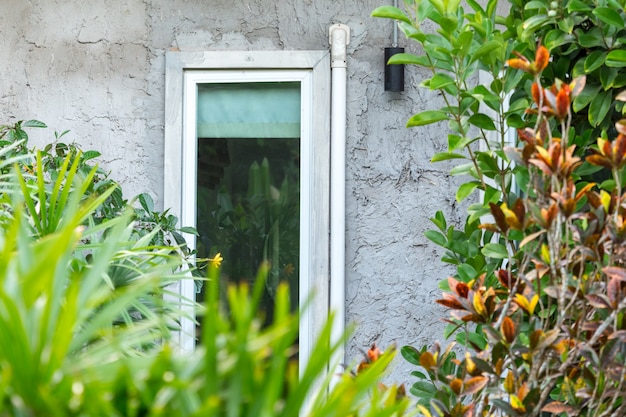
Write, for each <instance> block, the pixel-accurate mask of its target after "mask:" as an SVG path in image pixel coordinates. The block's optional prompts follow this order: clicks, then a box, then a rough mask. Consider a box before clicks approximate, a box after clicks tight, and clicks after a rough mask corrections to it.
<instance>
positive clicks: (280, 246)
mask: <svg viewBox="0 0 626 417" xmlns="http://www.w3.org/2000/svg"><path fill="white" fill-rule="evenodd" d="M197 108H198V115H197V121H198V126H197V176H196V178H197V184H196V190H197V199H196V201H197V203H196V204H197V207H196V217H197V218H196V225H197V230H198V234H199V236H198V237H197V240H196V249H197V251H198V256H199V257H209V256H213V255H215V254H216V253H218V252H219V253H221V255H222V257H223V258H224V262H223V263H222V267H221V277H220V279H221V282H220V283H221V284H222V285H221V286H220V287H221V288H222V291H223V290H225V288H226V287H227V285H228V283H234V282H241V281H248V282H252V280H253V279H254V278H255V276H256V272H257V269H258V267H259V265H260V264H261V263H262V262H264V261H267V262H269V263H270V265H271V268H270V272H269V276H268V277H267V281H266V285H265V291H264V295H263V301H262V302H263V305H262V310H264V311H265V317H266V319H267V320H270V319H271V312H272V310H273V298H274V295H275V291H276V286H277V285H278V283H279V282H280V281H287V282H288V283H289V287H290V291H291V302H292V307H293V308H294V309H297V307H298V298H299V288H298V287H299V269H300V265H299V264H300V261H299V251H300V248H299V242H300V83H298V82H285V83H278V82H267V83H230V84H229V83H211V84H199V85H198V106H197ZM202 298H203V291H202V290H201V289H200V292H199V294H198V297H197V299H198V301H201V300H202Z"/></svg>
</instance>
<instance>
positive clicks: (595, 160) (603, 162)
mask: <svg viewBox="0 0 626 417" xmlns="http://www.w3.org/2000/svg"><path fill="white" fill-rule="evenodd" d="M585 160H586V161H587V162H589V163H590V164H592V165H598V166H601V167H605V168H609V169H611V168H613V164H612V163H611V160H610V159H608V158H607V157H605V156H603V155H599V154H593V155H589V156H587V158H585Z"/></svg>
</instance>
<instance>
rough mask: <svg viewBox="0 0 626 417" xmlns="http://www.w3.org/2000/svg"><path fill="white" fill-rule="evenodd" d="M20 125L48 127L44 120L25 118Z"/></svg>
mask: <svg viewBox="0 0 626 417" xmlns="http://www.w3.org/2000/svg"><path fill="white" fill-rule="evenodd" d="M22 127H39V128H43V127H48V126H46V124H45V123H44V122H40V121H39V120H27V121H25V122H23V123H22Z"/></svg>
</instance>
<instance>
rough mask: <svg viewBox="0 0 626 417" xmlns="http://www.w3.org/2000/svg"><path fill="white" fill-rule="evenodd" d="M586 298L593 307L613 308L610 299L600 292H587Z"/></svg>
mask: <svg viewBox="0 0 626 417" xmlns="http://www.w3.org/2000/svg"><path fill="white" fill-rule="evenodd" d="M585 298H586V299H587V302H588V303H589V305H590V306H591V307H594V308H611V304H610V301H609V300H608V299H606V300H605V299H604V297H603V296H600V295H599V294H587V295H585Z"/></svg>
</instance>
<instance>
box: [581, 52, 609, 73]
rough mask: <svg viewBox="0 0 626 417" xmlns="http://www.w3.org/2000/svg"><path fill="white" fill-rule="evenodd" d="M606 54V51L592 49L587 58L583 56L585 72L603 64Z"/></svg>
mask: <svg viewBox="0 0 626 417" xmlns="http://www.w3.org/2000/svg"><path fill="white" fill-rule="evenodd" d="M606 55H607V53H606V52H605V51H593V52H592V53H590V54H589V55H588V56H587V58H585V66H584V68H585V73H586V74H589V73H590V72H593V71H595V70H596V69H598V68H600V67H601V66H603V65H604V60H605V59H606Z"/></svg>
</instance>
